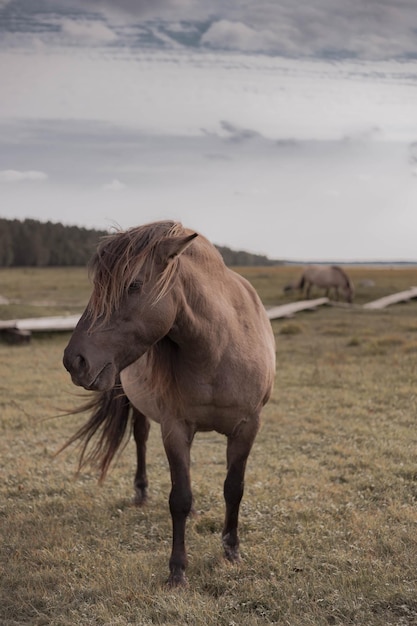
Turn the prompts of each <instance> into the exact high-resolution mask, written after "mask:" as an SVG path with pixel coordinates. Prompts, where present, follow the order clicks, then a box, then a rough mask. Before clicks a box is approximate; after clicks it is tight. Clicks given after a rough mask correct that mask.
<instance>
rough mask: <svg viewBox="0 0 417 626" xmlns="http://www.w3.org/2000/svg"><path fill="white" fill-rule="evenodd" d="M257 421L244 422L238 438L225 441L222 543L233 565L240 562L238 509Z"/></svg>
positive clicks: (232, 437)
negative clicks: (225, 469) (225, 465)
mask: <svg viewBox="0 0 417 626" xmlns="http://www.w3.org/2000/svg"><path fill="white" fill-rule="evenodd" d="M258 428H259V420H258V419H257V420H256V422H252V423H249V422H245V423H244V424H243V426H241V429H240V431H239V435H238V436H233V435H232V436H230V437H228V440H227V476H226V480H225V481H224V499H225V502H226V515H225V520H224V526H223V532H222V542H223V548H224V554H225V557H226V558H227V559H228V560H229V561H231V562H233V563H235V562H238V561H239V560H240V553H239V534H238V519H239V508H240V502H241V500H242V496H243V491H244V479H245V469H246V462H247V459H248V456H249V452H250V451H251V448H252V445H253V442H254V440H255V436H256V433H257V432H258Z"/></svg>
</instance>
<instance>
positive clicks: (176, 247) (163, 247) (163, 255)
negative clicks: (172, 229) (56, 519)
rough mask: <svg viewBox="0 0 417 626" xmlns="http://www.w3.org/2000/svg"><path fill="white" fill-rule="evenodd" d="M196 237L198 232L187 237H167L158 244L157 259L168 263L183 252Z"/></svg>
mask: <svg viewBox="0 0 417 626" xmlns="http://www.w3.org/2000/svg"><path fill="white" fill-rule="evenodd" d="M196 237H198V233H193V234H192V235H187V236H186V237H167V238H166V239H164V240H163V241H161V243H160V244H159V245H158V250H157V261H158V262H159V263H161V264H163V265H167V264H168V263H169V261H171V260H172V259H175V258H176V257H177V256H179V255H180V254H182V253H183V252H184V250H186V249H187V248H188V246H189V245H190V244H191V243H192V242H193V240H194V239H195V238H196Z"/></svg>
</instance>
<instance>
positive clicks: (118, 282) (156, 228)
mask: <svg viewBox="0 0 417 626" xmlns="http://www.w3.org/2000/svg"><path fill="white" fill-rule="evenodd" d="M190 232H192V231H189V230H187V229H185V228H184V227H183V226H182V224H180V223H179V222H174V221H165V222H154V223H151V224H145V225H143V226H139V227H136V228H131V229H129V230H126V231H119V232H116V233H114V234H111V235H108V236H106V237H104V238H103V239H102V240H101V242H100V244H99V246H98V248H97V251H96V253H95V255H94V256H93V258H92V260H91V262H90V266H89V271H90V275H91V277H92V280H93V285H94V287H93V293H92V295H91V298H90V302H89V304H88V310H89V315H90V317H91V327H90V328H91V329H93V328H94V326H97V327H99V326H100V325H101V324H105V323H106V322H107V321H108V319H109V318H110V315H111V314H112V312H113V311H114V310H116V309H117V308H118V306H119V305H120V303H121V300H122V297H123V295H124V294H125V292H126V290H127V289H128V288H129V285H130V284H131V283H132V282H134V281H135V279H136V277H137V276H138V273H139V272H140V271H142V270H143V272H142V273H143V274H145V275H146V276H147V279H148V280H149V281H151V282H153V283H154V288H153V301H154V302H157V301H158V300H159V299H160V298H162V297H163V295H164V294H165V293H166V292H167V291H168V290H169V289H170V287H171V284H172V282H173V278H174V275H175V273H176V272H178V271H179V270H180V268H181V261H180V258H181V257H180V258H176V259H173V260H172V262H170V263H169V264H168V265H167V267H166V268H165V269H164V270H163V271H162V272H161V273H160V274H159V275H156V273H157V271H156V269H155V267H156V250H157V248H158V244H160V243H161V242H162V241H163V240H164V239H165V238H167V237H179V236H184V235H187V234H190ZM183 254H184V255H186V256H188V257H193V258H194V260H195V262H196V266H197V265H198V267H199V268H204V269H206V270H207V272H208V273H210V274H211V275H213V274H214V273H216V272H223V271H224V270H225V264H224V261H223V259H222V257H221V255H220V253H219V252H218V250H217V249H216V247H215V246H213V244H211V243H210V242H209V241H208V240H207V239H206V238H205V237H203V236H201V235H199V236H198V238H197V239H196V240H195V243H193V245H192V246H190V248H189V249H187V250H186V251H185V252H184V253H183ZM159 271H160V268H159ZM193 282H195V284H191V283H190V281H187V292H188V293H187V297H188V299H189V303H191V304H192V306H194V305H196V302H197V300H198V294H197V289H196V284H197V285H198V281H193ZM146 357H147V359H148V367H149V368H150V371H151V375H150V379H149V384H150V389H151V391H153V392H155V394H156V396H157V397H158V398H159V399H160V401H168V402H169V403H170V404H171V406H176V407H178V408H179V407H180V406H181V397H180V394H179V390H178V385H177V383H176V369H177V366H176V358H177V347H176V346H175V345H174V344H173V343H172V341H171V340H170V339H169V338H167V337H166V338H163V339H162V340H160V341H159V342H157V343H156V344H154V345H153V346H152V347H151V348H150V349H149V350H148V352H147V355H146Z"/></svg>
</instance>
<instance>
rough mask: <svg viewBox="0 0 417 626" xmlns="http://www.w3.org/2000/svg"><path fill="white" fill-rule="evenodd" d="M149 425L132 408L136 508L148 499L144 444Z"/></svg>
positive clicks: (141, 415) (143, 416)
mask: <svg viewBox="0 0 417 626" xmlns="http://www.w3.org/2000/svg"><path fill="white" fill-rule="evenodd" d="M149 429H150V424H149V420H148V419H147V418H146V417H145V415H143V414H142V413H140V412H139V411H138V410H137V409H135V408H133V436H134V439H135V443H136V458H137V465H136V474H135V481H134V487H135V498H134V503H135V504H136V505H138V506H140V505H142V504H145V502H146V500H147V498H148V477H147V474H146V442H147V440H148V435H149Z"/></svg>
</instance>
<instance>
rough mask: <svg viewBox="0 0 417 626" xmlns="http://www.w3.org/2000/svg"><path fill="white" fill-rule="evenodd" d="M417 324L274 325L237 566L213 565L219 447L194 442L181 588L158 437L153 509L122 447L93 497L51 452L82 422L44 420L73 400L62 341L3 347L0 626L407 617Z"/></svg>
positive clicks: (388, 319) (414, 496)
mask: <svg viewBox="0 0 417 626" xmlns="http://www.w3.org/2000/svg"><path fill="white" fill-rule="evenodd" d="M272 269H273V270H274V272H276V268H272ZM375 271H376V270H375ZM380 271H381V272H382V273H383V274H384V275H383V276H382V274H381V277H380V276H379V274H377V275H375V274H372V278H373V279H374V280H375V278H376V279H377V284H379V285H380V286H379V287H378V289H379V291H380V292H383V291H384V290H386V292H389V290H390V291H396V290H400V289H402V288H405V287H408V286H410V285H412V284H416V280H415V275H414V274H413V273H410V272H411V271H410V270H407V271H405V270H404V271H399V270H398V271H397V273H396V274H395V277H396V278H397V279H398V283H395V281H394V278H393V276H392V274H391V273H389V272H388V274H387V275H386V273H385V271H383V270H380ZM257 272H258V273H259V274H257V273H256V272H255V270H254V271H253V272H252V271H251V272H250V273H251V274H252V275H251V278H252V280H253V281H254V283H256V282H257V281H258V279H259V282H260V283H262V284H261V287H260V292H261V294H263V295H264V297H265V300H268V298H270V304H276V303H278V302H279V301H280V300H279V299H278V298H277V299H276V300H273V298H272V296H266V295H265V294H268V293H269V294H272V293H273V291H274V290H275V289H276V286H275V283H274V282H272V281H271V275H270V274H269V272H270V268H267V269H264V268H262V269H261V270H259V269H258V270H257ZM274 272H273V275H274ZM265 274H267V275H268V279H266V278H263V277H262V276H265ZM259 275H260V276H261V277H260V278H259ZM17 276H18V275H17V274H15V275H14V281H15V282H16V278H17ZM280 276H281V275H280ZM51 277H52V274H50V275H49V280H50V279H51ZM67 278H68V281H69V283H70V284H72V282H73V278H72V277H71V276H68V277H67ZM280 280H282V281H285V280H286V277H283V276H281V277H280ZM393 283H395V284H393ZM16 289H17V287H16ZM61 290H62V286H61V287H60V286H59V285H58V286H57V287H56V294H57V296H56V301H57V303H58V304H57V308H59V307H60V306H61V304H59V303H60V301H61V298H60V296H59V293H60V291H61ZM278 290H279V289H278ZM0 292H2V293H3V295H7V294H5V293H4V290H3V289H2V288H0ZM382 295H385V294H384V293H383V294H382ZM79 297H80V296H77V298H79ZM280 297H281V296H280ZM363 297H364V299H365V297H366V299H367V300H371V299H373V297H370V295H369V294H364V296H363ZM376 297H379V295H378V296H376ZM65 298H68V294H64V300H65ZM23 299H24V298H23ZM66 302H68V300H67V301H66ZM23 304H25V303H24V302H23ZM416 319H417V303H415V302H412V303H409V304H406V305H397V306H394V307H391V308H390V309H387V310H386V311H380V312H378V311H363V310H361V309H359V308H358V309H355V308H354V309H352V310H346V309H339V308H323V309H320V310H317V311H316V312H314V313H304V314H300V315H298V316H297V318H296V319H295V320H293V321H292V322H288V321H285V320H282V321H279V320H278V321H276V322H274V330H275V332H276V337H277V357H278V361H277V362H278V365H277V378H276V387H275V392H274V395H273V398H272V400H271V402H270V403H269V405H268V406H267V407H266V410H265V413H264V419H263V426H262V430H261V432H260V434H259V436H258V439H257V441H256V444H255V447H254V450H253V453H252V455H251V457H250V460H249V464H248V471H247V487H246V492H245V497H244V501H243V504H242V514H241V541H242V554H243V562H242V564H241V565H240V566H238V567H234V566H230V565H229V564H227V563H225V562H224V561H223V559H222V556H221V545H220V537H219V534H220V530H221V525H222V517H223V501H222V483H223V480H224V477H225V460H224V456H225V441H224V439H223V438H222V437H221V436H219V435H217V434H215V433H206V434H202V435H199V436H197V438H196V441H195V443H194V446H193V468H192V476H193V487H194V496H195V501H196V508H197V510H198V512H199V515H198V516H197V517H196V518H195V519H192V520H190V521H189V523H188V527H187V544H188V553H189V561H190V564H189V570H188V577H189V581H190V585H189V587H188V588H187V589H185V590H181V591H175V592H173V591H169V590H167V589H166V588H165V586H164V583H165V580H166V578H167V573H168V572H167V559H168V555H169V551H170V520H169V512H168V504H167V496H168V492H169V488H170V487H169V472H168V467H167V462H166V459H165V456H164V453H163V450H162V444H161V441H160V436H159V433H158V429H157V427H156V426H154V427H153V428H152V430H151V438H150V445H149V477H150V501H149V504H148V506H147V507H146V508H144V509H137V508H135V507H133V506H132V505H131V496H132V479H133V470H134V449H133V445H131V444H129V446H128V448H127V449H126V450H125V452H124V453H123V456H122V457H121V458H120V459H119V461H118V463H117V465H116V466H115V467H114V469H113V471H112V472H111V473H110V475H109V477H108V479H107V480H106V482H105V483H104V485H103V486H102V487H98V486H97V481H96V477H95V476H94V475H92V474H89V473H83V474H82V475H81V476H80V477H79V478H78V479H74V469H75V467H76V452H75V451H71V452H70V453H68V454H63V455H61V456H59V457H57V458H55V459H54V458H53V452H54V451H55V450H56V449H57V448H58V447H59V446H60V445H61V444H62V443H63V441H65V439H66V438H67V437H68V436H69V435H70V434H71V433H73V432H74V430H75V428H76V425H77V424H79V423H80V422H81V421H82V419H83V418H82V416H77V417H65V418H59V419H47V418H52V417H53V416H54V415H56V414H57V413H59V411H60V409H62V408H66V407H70V406H74V405H75V404H77V403H78V402H79V398H78V397H77V394H78V393H79V392H78V391H77V389H76V388H75V387H73V386H72V385H71V383H70V381H69V377H68V376H67V374H66V372H65V371H64V370H63V367H62V366H61V358H62V351H63V348H64V346H65V344H66V341H67V339H68V337H65V336H61V335H57V336H51V337H46V336H44V337H39V338H36V339H34V340H33V341H32V342H31V343H30V344H29V345H25V346H18V347H13V348H10V347H9V346H7V345H4V344H0V374H1V377H0V380H1V382H0V386H1V400H0V403H1V411H0V430H1V439H0V441H1V443H0V470H1V477H2V480H1V484H0V518H1V523H0V529H1V530H0V532H1V535H2V541H1V544H0V579H1V581H2V582H1V586H0V624H1V625H2V626H12V625H13V626H16V625H19V626H23V625H31V626H32V625H34V626H38V625H43V624H44V625H48V626H49V625H50V626H69V625H77V626H78V625H86V626H87V625H89V626H90V625H109V626H110V625H112V626H113V625H114V626H116V625H117V626H118V625H120V626H128V625H133V624H134V625H144V626H145V625H148V624H149V625H150V624H160V625H162V624H164V625H174V624H175V625H177V624H178V625H180V624H181V625H182V624H190V625H191V624H192V625H203V624H204V626H207V625H208V624H216V625H217V624H219V625H221V626H222V625H225V626H226V625H233V624H236V625H239V626H242V625H243V626H246V625H247V626H253V625H257V624H279V625H286V626H309V625H311V626H327V625H329V624H334V625H340V626H342V625H343V626H347V625H356V626H389V625H392V626H394V625H395V626H404V625H411V624H417V597H416V589H417V532H416V531H417V514H416V501H417V453H416V450H417V447H416V444H417V434H416V432H417V431H416V412H417V392H416V370H417V358H416V343H417V339H416V330H417V323H416ZM289 324H293V325H295V326H294V328H295V327H297V329H298V330H297V331H296V332H294V330H290V331H288V328H290V326H289ZM285 327H286V328H287V331H285V330H284V332H282V331H283V328H284V329H285Z"/></svg>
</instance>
